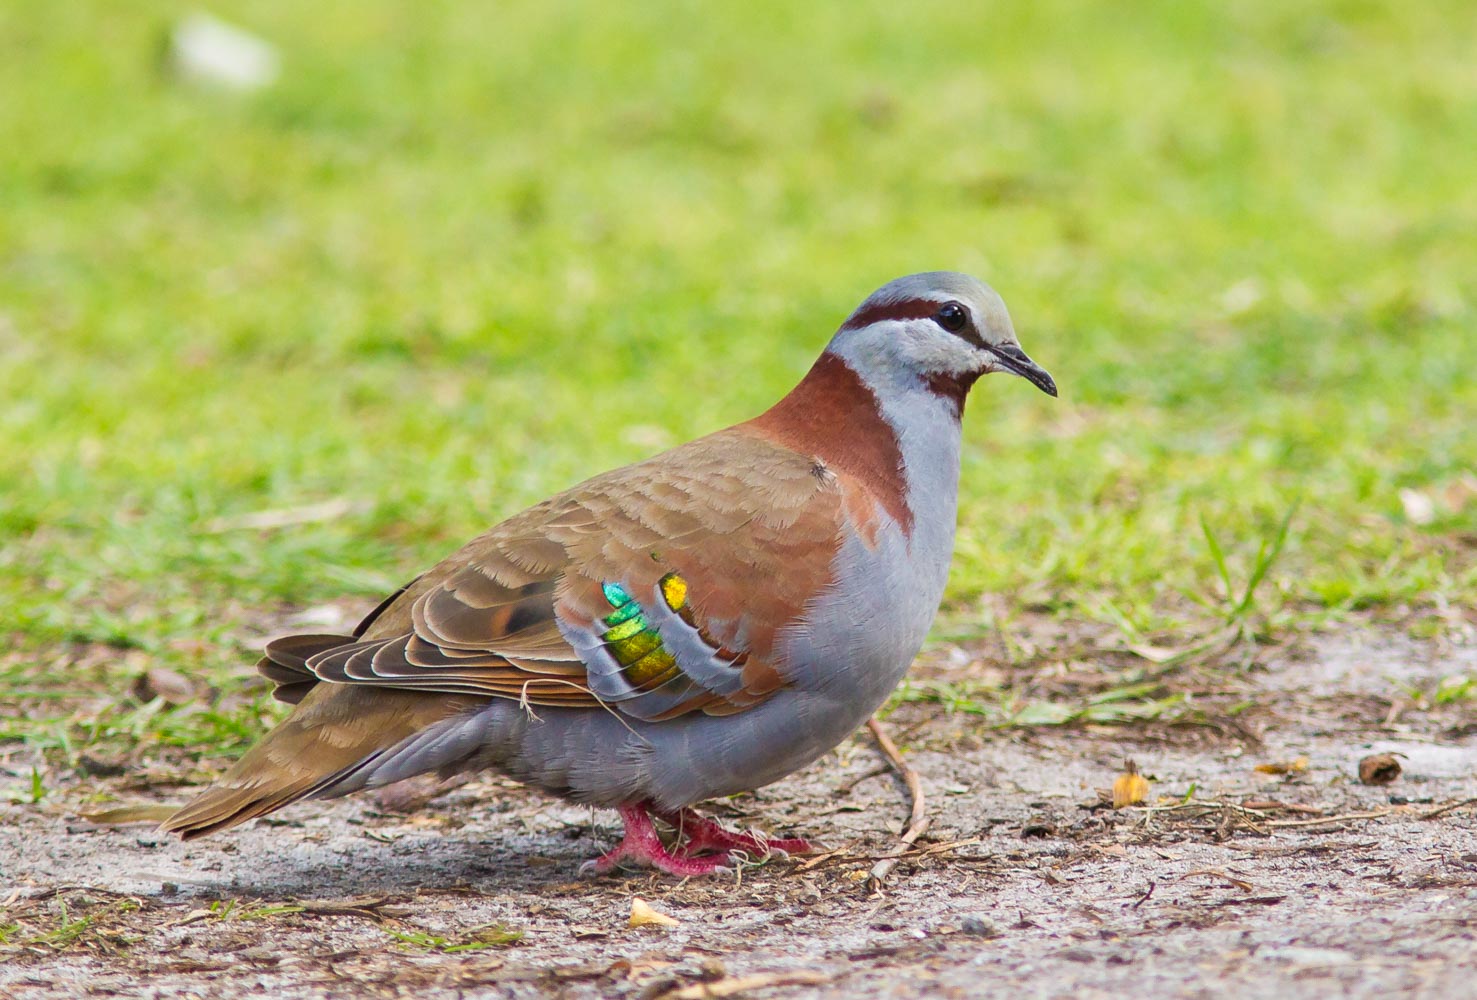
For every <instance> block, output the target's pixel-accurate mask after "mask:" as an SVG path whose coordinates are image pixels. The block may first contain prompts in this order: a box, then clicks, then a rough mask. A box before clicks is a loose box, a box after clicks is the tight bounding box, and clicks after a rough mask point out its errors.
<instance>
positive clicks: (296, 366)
mask: <svg viewBox="0 0 1477 1000" xmlns="http://www.w3.org/2000/svg"><path fill="white" fill-rule="evenodd" d="M188 10H189V8H188V7H187V6H185V5H182V4H176V3H167V2H149V3H133V4H127V5H120V4H110V3H104V2H100V0H74V2H70V3H65V4H36V3H29V2H24V0H0V636H3V637H4V638H3V642H4V646H5V647H8V649H7V650H5V651H3V652H0V688H3V692H4V694H5V696H6V701H8V702H9V704H10V709H9V711H7V712H6V713H5V714H6V715H8V716H9V718H6V719H4V720H0V736H10V737H12V738H23V739H26V740H29V741H31V742H32V743H40V744H43V745H46V746H62V747H74V744H75V741H77V740H79V739H81V740H86V739H88V738H92V737H95V736H97V734H98V733H99V732H101V731H103V730H105V729H107V727H108V726H117V725H120V724H122V723H119V719H120V716H118V715H117V713H116V712H115V711H113V710H112V709H108V708H100V709H97V710H95V711H90V713H89V712H81V713H80V714H79V710H77V709H76V708H75V706H74V705H73V702H71V701H69V700H68V699H69V698H73V697H74V696H77V695H79V694H89V695H92V696H96V697H100V698H103V699H105V700H115V699H116V698H118V697H119V695H120V691H121V689H122V688H124V687H126V682H125V681H124V680H122V679H121V678H122V676H123V675H122V674H121V673H120V671H121V670H122V668H120V667H119V666H118V664H119V663H121V662H123V661H124V660H125V659H126V656H125V652H126V651H128V650H134V651H138V652H141V653H142V654H144V656H143V657H142V658H140V657H135V658H134V659H133V660H130V661H128V662H131V663H133V664H134V665H135V667H136V665H137V664H138V663H140V662H147V663H158V664H163V665H170V666H173V667H174V668H175V669H178V670H180V671H182V672H185V673H188V674H191V675H197V674H204V675H206V676H208V677H210V678H212V679H213V680H215V681H216V682H218V683H225V685H226V689H227V690H230V689H231V685H232V684H238V683H240V680H239V679H242V678H245V677H246V676H247V675H248V673H249V670H248V668H247V666H246V662H247V659H248V652H247V647H248V646H249V645H250V644H251V643H250V642H248V641H246V640H243V638H242V635H243V630H245V631H246V632H251V631H252V630H253V629H254V628H260V627H263V626H262V621H263V619H262V617H261V616H262V615H263V613H266V614H281V613H285V612H286V611H287V610H289V609H294V608H301V607H304V606H310V605H313V604H315V603H317V602H322V601H325V600H329V599H332V598H337V597H340V596H342V595H345V594H350V595H357V596H359V597H361V598H363V600H364V603H365V606H366V607H367V606H369V605H371V604H372V603H373V599H375V598H377V597H378V596H380V594H381V592H383V591H384V590H385V589H386V588H389V587H393V586H395V585H397V584H399V583H400V582H402V581H403V580H404V579H406V578H408V577H409V576H411V575H412V574H413V573H415V572H416V571H418V570H419V569H420V568H423V567H424V566H425V565H426V564H428V563H430V562H431V561H433V560H435V559H437V558H439V557H440V556H441V555H442V554H444V553H445V552H446V551H448V550H449V549H450V548H452V547H454V546H455V545H456V544H459V543H460V542H461V541H462V540H464V539H465V538H467V537H469V536H471V535H472V534H474V533H476V532H478V531H480V530H482V529H483V528H484V527H486V526H487V525H489V524H491V523H493V522H495V521H497V520H498V519H500V518H501V517H503V516H505V515H508V514H510V513H513V512H515V511H516V510H518V509H520V508H521V507H523V506H525V505H527V504H529V503H531V502H533V501H536V500H538V499H541V498H542V497H544V496H545V495H547V494H548V493H549V492H551V491H554V490H556V489H559V488H562V487H564V486H566V485H569V484H570V483H572V482H574V481H576V480H578V479H581V478H583V477H585V476H587V475H590V474H594V473H596V472H599V471H602V470H604V469H606V468H609V467H611V466H614V465H617V464H620V463H624V462H626V461H630V460H635V459H638V458H641V457H643V456H645V455H648V454H650V453H652V452H653V451H655V450H658V449H659V448H661V447H664V446H666V445H669V444H675V443H678V442H681V441H683V440H686V439H688V438H690V437H693V436H695V435H698V434H701V433H704V432H706V431H709V430H712V429H715V428H717V427H719V426H722V425H724V424H727V423H730V422H733V421H735V420H739V419H742V418H745V417H747V416H750V415H752V414H753V413H755V412H757V411H759V410H760V409H762V408H764V407H765V406H767V405H768V404H769V403H770V402H771V401H773V400H774V399H775V398H777V397H778V396H779V395H780V394H781V393H783V392H784V391H785V390H786V389H787V388H788V387H789V386H790V385H791V384H793V382H794V381H795V380H796V379H797V378H798V377H799V376H800V375H801V374H802V372H803V371H804V370H805V368H806V367H807V366H808V365H809V363H810V362H811V360H812V359H813V357H814V356H815V354H816V353H817V352H818V351H819V349H820V347H821V346H822V345H823V344H824V342H825V340H826V339H827V337H828V336H829V334H830V332H831V331H832V330H833V329H834V328H835V326H836V325H837V323H838V322H839V321H840V320H841V319H842V318H843V317H844V316H845V315H846V313H847V312H848V311H849V310H850V309H851V308H852V307H853V306H854V305H855V304H856V303H857V302H858V301H860V299H861V298H862V297H863V296H865V295H866V294H867V293H868V292H870V291H871V290H872V289H873V288H874V287H876V286H877V285H879V284H881V283H882V282H884V281H886V280H888V279H890V278H892V277H895V276H897V275H899V274H903V273H908V272H912V271H919V270H926V269H932V268H954V269H959V270H964V271H969V272H971V273H974V274H976V275H978V276H980V277H982V278H984V279H985V280H987V281H989V282H990V283H992V284H993V285H995V286H996V287H997V288H998V289H999V290H1000V291H1001V292H1002V294H1003V295H1004V296H1005V298H1006V300H1007V302H1009V303H1010V305H1011V308H1012V312H1013V315H1014V317H1015V320H1016V326H1017V329H1018V331H1019V333H1020V335H1021V339H1022V342H1023V343H1024V344H1025V346H1026V348H1027V349H1028V350H1029V351H1030V352H1031V354H1032V355H1033V356H1034V357H1036V358H1037V359H1038V360H1039V361H1041V362H1042V363H1043V364H1044V365H1045V366H1046V367H1047V368H1048V369H1049V370H1050V371H1051V372H1052V373H1053V374H1054V375H1055V376H1056V378H1057V381H1058V383H1059V384H1060V385H1061V387H1062V398H1061V399H1060V400H1059V401H1051V400H1048V399H1046V398H1045V397H1043V396H1041V395H1040V394H1039V393H1037V392H1035V391H1034V390H1032V389H1030V387H1028V386H1026V385H1024V384H1023V383H1020V382H1018V381H1011V380H1006V379H1003V378H998V379H988V380H986V381H985V382H983V383H982V384H981V385H980V387H979V388H978V389H977V390H976V392H975V394H974V398H973V399H972V401H971V403H970V406H969V410H968V413H967V414H966V420H965V427H966V439H967V444H966V453H965V457H964V475H963V489H962V498H961V499H962V504H961V535H960V541H959V546H958V554H957V558H956V561H955V568H954V574H953V577H952V581H951V589H950V595H951V610H950V614H949V621H950V623H951V624H950V626H949V627H950V628H951V629H953V630H955V631H962V632H964V633H968V632H969V631H970V630H974V631H976V632H979V631H981V630H983V629H984V628H985V627H986V626H987V625H989V624H990V623H991V622H994V621H997V620H999V619H1000V618H1001V617H1002V616H1005V617H1009V616H1010V615H1013V614H1017V613H1019V612H1020V611H1021V609H1023V608H1032V609H1038V610H1039V609H1047V610H1050V611H1053V612H1055V613H1059V614H1061V615H1065V616H1070V617H1072V618H1073V619H1079V620H1080V619H1086V620H1089V621H1099V622H1104V623H1107V624H1109V625H1111V626H1112V627H1114V628H1117V629H1121V630H1122V631H1124V632H1125V633H1127V634H1128V635H1129V636H1130V637H1142V636H1163V635H1174V634H1176V633H1180V632H1187V631H1193V630H1194V629H1196V628H1199V627H1200V626H1199V624H1198V622H1199V621H1200V620H1201V618H1202V617H1203V616H1204V615H1206V614H1207V613H1209V614H1210V615H1211V617H1214V615H1215V614H1217V613H1218V611H1217V610H1216V609H1217V607H1218V602H1224V601H1225V594H1224V589H1225V588H1224V586H1223V584H1222V582H1221V574H1220V572H1219V569H1218V568H1217V565H1216V561H1215V559H1214V558H1213V553H1212V551H1211V547H1210V546H1209V545H1208V544H1207V540H1206V537H1205V533H1204V531H1203V526H1206V527H1209V529H1210V530H1211V532H1212V533H1213V534H1214V535H1215V537H1216V538H1217V539H1218V541H1219V543H1220V545H1221V546H1223V547H1224V548H1225V550H1226V555H1227V559H1228V563H1229V568H1230V572H1231V574H1232V577H1233V579H1241V580H1244V579H1245V578H1246V576H1247V575H1248V574H1249V573H1250V572H1251V562H1252V560H1253V559H1254V555H1255V552H1256V550H1257V548H1258V546H1260V545H1262V544H1264V543H1265V542H1266V541H1267V540H1268V539H1269V538H1271V537H1272V536H1273V535H1275V533H1276V530H1277V526H1278V524H1279V522H1280V521H1281V520H1282V519H1283V517H1284V516H1285V515H1286V514H1287V513H1288V512H1289V510H1290V509H1291V508H1292V506H1293V504H1294V502H1295V501H1296V500H1297V499H1298V498H1301V499H1302V503H1301V506H1300V507H1299V508H1298V510H1297V513H1296V515H1295V516H1294V518H1293V520H1292V522H1291V526H1290V530H1289V535H1288V541H1287V545H1286V548H1285V551H1284V552H1283V553H1282V554H1281V556H1280V558H1279V559H1278V561H1277V563H1276V565H1275V566H1274V567H1272V569H1271V572H1270V574H1269V576H1268V581H1267V583H1266V584H1265V585H1264V588H1263V591H1264V597H1263V601H1262V604H1263V606H1265V607H1269V608H1272V609H1275V611H1276V613H1277V614H1280V615H1281V616H1283V619H1282V620H1284V621H1295V620H1307V621H1320V620H1327V619H1329V618H1334V619H1337V618H1340V617H1342V616H1345V615H1347V614H1349V613H1351V612H1353V611H1356V610H1359V609H1374V610H1375V611H1376V612H1377V613H1380V614H1382V615H1383V616H1385V617H1388V618H1396V619H1400V620H1402V621H1409V620H1411V616H1412V614H1413V613H1414V614H1415V615H1416V617H1419V614H1420V611H1421V609H1430V608H1437V609H1449V608H1450V607H1452V606H1454V605H1455V606H1460V605H1461V604H1462V602H1467V601H1470V600H1471V598H1472V597H1473V596H1474V592H1477V571H1474V563H1477V559H1474V558H1473V556H1474V551H1477V499H1473V493H1474V492H1477V489H1474V488H1473V487H1474V486H1477V483H1473V481H1472V480H1470V479H1464V478H1463V477H1465V476H1469V475H1470V474H1471V473H1472V471H1473V470H1474V467H1477V426H1474V425H1477V379H1474V378H1473V375H1472V369H1473V361H1474V358H1477V350H1474V343H1477V341H1474V336H1477V333H1474V302H1477V240H1474V238H1473V233H1474V232H1477V185H1474V169H1477V159H1474V152H1473V151H1474V150H1477V61H1474V60H1473V59H1472V48H1471V46H1472V40H1473V39H1474V38H1477V6H1474V5H1472V4H1471V3H1467V2H1460V0H1450V2H1441V0H1433V2H1427V3H1421V4H1397V3H1378V2H1365V0H1358V2H1356V0H1340V2H1313V3H1305V4H1272V3H1248V4H1213V3H1177V2H1160V3H1145V4H1139V5H1134V6H1133V7H1129V8H1125V7H1119V6H1113V5H1106V4H1103V5H1097V4H1092V5H1089V4H1076V3H1066V2H1039V3H1038V2H1032V3H1026V2H1013V3H991V4H979V5H968V4H964V5H961V4H957V3H942V2H922V3H914V4H908V5H905V6H904V5H895V4H884V3H865V4H846V5H842V4H834V5H831V4H814V5H796V4H788V3H768V2H765V3H752V4H744V5H702V4H693V3H670V2H661V3H649V4H642V5H632V6H629V7H626V6H622V7H617V6H614V5H599V4H592V3H572V2H553V3H550V2H540V3H531V2H522V0H518V2H509V3H502V4H497V5H480V4H458V3H449V2H418V3H409V2H389V0H356V2H353V3H346V2H327V3H322V4H300V3H288V2H285V0H284V2H261V3H251V4H239V5H233V6H225V5H222V6H220V7H218V8H217V9H216V11H215V12H216V13H218V14H220V15H222V16H224V17H226V18H228V19H229V20H231V21H233V22H235V23H237V24H239V25H240V26H242V27H244V28H246V29H247V30H249V31H252V32H254V33H256V34H257V35H259V36H261V37H262V38H264V39H266V40H268V41H269V42H270V43H272V44H273V45H275V46H277V47H278V49H279V50H280V55H281V63H282V73H281V77H280V79H279V80H278V81H277V82H276V83H275V84H274V85H272V86H270V87H268V88H266V89H263V90H261V91H259V92H255V93H250V94H232V93H225V92H222V91H220V90H216V89H211V88H208V87H200V86H190V85H186V84H184V83H182V82H181V81H179V80H177V79H175V78H173V77H172V76H171V75H170V74H169V73H168V72H166V71H165V70H164V69H163V66H162V62H161V55H160V54H161V47H162V40H163V39H164V37H165V36H166V35H167V32H168V30H169V27H170V26H171V25H172V24H174V23H175V22H176V21H177V19H178V18H179V17H181V16H182V15H183V14H185V13H187V12H188ZM1402 490H1403V491H1405V493H1404V494H1403V495H1402V492H1401V491H1402ZM335 499H343V500H347V501H349V502H350V503H351V504H352V506H351V507H350V511H349V513H347V514H345V515H344V516H340V517H335V518H330V519H327V520H323V521H319V522H310V523H305V524H298V525H294V526H289V527H284V528H281V529H277V530H268V531H261V530H252V529H246V528H237V529H235V530H219V529H220V528H221V519H226V522H225V523H226V524H229V523H230V520H229V519H231V518H239V517H241V516H242V515H247V514H251V513H253V512H260V511H263V510H279V509H294V508H298V507H301V506H303V505H312V504H318V503H322V502H324V501H329V500H335ZM982 595H983V596H985V597H987V598H988V599H987V601H986V602H985V603H984V604H982V603H981V602H980V601H979V598H980V597H981V596H982ZM1201 604H1208V605H1209V606H1210V611H1209V612H1207V611H1206V610H1204V609H1202V608H1201V607H1200V605H1201ZM1442 620H1443V621H1445V620H1448V619H1442ZM252 641H254V639H253V640H252ZM115 653H116V655H114V654H115ZM130 669H132V668H130ZM228 678H233V679H237V680H232V681H230V682H227V679H228ZM33 699H39V700H33ZM241 704H248V703H247V702H243V703H241ZM249 704H250V705H251V706H254V708H251V709H248V708H242V707H239V706H238V707H237V708H235V709H221V710H220V712H219V714H218V718H216V722H215V723H213V724H218V725H219V726H220V727H222V728H221V731H220V733H219V734H217V736H218V738H219V739H222V740H224V741H225V742H226V743H228V744H229V743H231V742H232V741H233V740H237V739H238V737H239V738H245V736H247V735H249V734H250V732H252V731H253V730H254V728H255V723H254V722H253V721H252V718H251V715H250V711H254V710H257V709H259V708H260V705H259V703H257V702H249ZM36 706H41V707H39V708H38V707H36ZM46 706H53V708H47V707H46ZM219 707H220V706H219V704H218V705H217V706H216V708H219ZM156 708H157V706H156ZM130 711H133V712H134V714H133V715H130V716H128V721H127V723H126V725H127V726H131V727H133V729H135V730H137V734H138V735H142V734H144V733H146V732H154V730H153V729H151V728H150V727H155V726H157V725H158V723H159V720H158V719H157V718H155V712H153V711H151V712H149V713H148V714H147V715H146V716H144V717H140V716H139V715H138V714H137V711H136V710H133V709H131V710H130ZM211 711H215V708H213V709H212V710H211ZM79 720H81V721H79ZM84 723H85V724H84ZM89 727H90V728H89ZM233 727H234V728H233ZM154 735H155V736H156V737H157V735H158V734H157V732H155V733H154ZM199 736H200V734H199V732H198V731H195V730H190V731H188V732H186V731H181V733H180V739H181V740H182V741H188V740H194V739H198V738H199Z"/></svg>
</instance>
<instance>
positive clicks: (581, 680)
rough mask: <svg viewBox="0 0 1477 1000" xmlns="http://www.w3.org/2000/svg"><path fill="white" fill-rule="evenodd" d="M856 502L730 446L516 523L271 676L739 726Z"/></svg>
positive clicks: (800, 461)
mask: <svg viewBox="0 0 1477 1000" xmlns="http://www.w3.org/2000/svg"><path fill="white" fill-rule="evenodd" d="M845 491H846V484H845V483H843V482H841V481H838V480H837V479H836V477H834V476H832V475H830V474H828V473H826V472H825V471H824V470H821V469H818V468H817V467H816V465H815V463H814V462H813V461H812V460H811V459H810V458H809V457H807V456H804V455H800V454H798V453H796V452H794V451H790V450H789V449H786V448H783V447H780V446H778V445H775V444H772V443H770V442H768V441H765V440H764V439H762V438H759V437H756V436H754V435H753V434H751V433H749V432H746V431H745V430H744V429H743V428H735V429H730V430H727V431H722V432H719V433H718V434H714V435H711V436H710V437H707V438H704V439H701V440H699V441H695V442H693V443H691V444H689V445H685V446H683V447H681V448H677V449H675V450H673V451H670V452H667V453H665V454H663V455H659V456H657V457H656V458H653V459H651V460H649V461H646V462H642V463H640V464H637V465H633V466H628V467H626V468H623V469H617V470H615V471H613V472H609V473H606V474H605V475H602V476H599V477H596V478H595V479H592V480H589V481H587V482H585V483H583V484H581V485H579V486H576V487H574V488H573V489H571V490H569V491H567V492H565V493H562V494H559V495H558V496H555V497H553V498H552V499H550V500H547V501H545V502H544V503H541V504H539V505H537V506H535V507H532V508H530V509H529V510H527V511H524V512H523V513H521V514H519V515H517V516H515V517H513V518H510V519H509V520H507V521H505V522H503V523H502V524H500V525H498V526H497V527H496V528H493V529H492V530H491V531H489V532H487V533H486V534H484V535H482V536H480V537H479V538H477V539H475V540H473V541H472V542H471V543H469V544H468V545H467V546H465V547H464V548H463V549H461V550H460V551H459V552H457V553H455V554H454V555H452V556H451V557H450V558H448V559H446V560H445V561H443V562H442V563H441V564H440V565H438V566H436V567H435V568H433V569H432V570H430V571H429V572H427V573H426V574H424V575H423V576H421V577H420V578H419V579H417V580H415V581H414V582H413V583H411V584H410V585H408V586H407V587H406V588H404V589H403V591H402V592H401V593H400V594H399V595H398V596H397V597H395V598H394V599H392V600H390V601H388V602H387V603H386V604H385V605H383V606H382V607H381V608H380V609H377V612H376V614H375V615H372V616H371V617H370V619H368V620H367V621H366V624H365V625H364V626H361V632H362V634H361V635H360V636H359V637H358V638H357V639H352V640H351V639H348V638H342V639H341V640H340V641H333V640H335V639H339V637H328V636H314V637H290V638H288V639H284V640H278V641H276V642H274V643H272V644H271V645H270V646H269V647H268V650H267V660H265V661H264V665H263V670H264V672H265V673H267V674H268V676H269V677H272V679H274V680H277V681H278V682H279V683H282V684H284V688H283V692H284V693H291V694H293V695H295V696H296V697H301V696H302V694H303V693H305V692H306V690H307V686H308V685H311V683H312V682H313V681H315V680H327V681H334V682H339V683H360V684H370V685H376V686H384V687H402V688H409V689H415V690H425V691H444V692H452V693H470V694H480V695H490V696H493V697H503V698H513V699H519V700H522V701H525V702H527V703H530V704H535V705H563V706H577V707H592V708H593V707H598V706H601V705H607V706H615V707H618V708H619V709H621V710H622V711H624V712H626V713H628V714H630V715H632V716H635V717H638V718H646V719H660V718H670V717H672V716H675V715H681V714H683V713H685V712H689V711H694V710H702V711H705V712H709V713H713V714H723V713H730V712H736V711H741V710H743V709H744V708H746V707H748V706H749V705H752V704H756V703H757V702H759V701H761V700H762V699H764V698H765V697H766V696H768V695H769V694H770V693H771V692H773V691H774V690H776V689H777V688H778V687H780V686H782V685H783V684H784V683H785V676H784V671H783V669H782V668H781V667H780V666H779V665H778V664H776V662H775V657H776V640H777V635H778V633H779V631H780V629H782V628H784V627H785V626H786V625H790V624H792V623H794V622H796V621H797V620H799V619H800V617H801V616H802V615H803V613H804V610H805V607H806V604H807V602H809V601H810V600H811V599H812V598H814V597H815V596H816V595H817V594H818V593H820V592H821V591H822V590H823V589H824V588H825V587H826V586H827V585H828V584H829V583H830V580H831V567H832V563H833V560H834V556H835V552H836V549H837V547H838V545H839V544H840V538H841V525H842V511H843V509H845V507H846V506H847V498H846V497H845V496H844V493H845ZM315 643H316V644H317V645H316V646H315Z"/></svg>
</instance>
